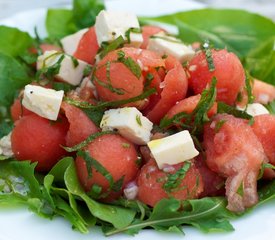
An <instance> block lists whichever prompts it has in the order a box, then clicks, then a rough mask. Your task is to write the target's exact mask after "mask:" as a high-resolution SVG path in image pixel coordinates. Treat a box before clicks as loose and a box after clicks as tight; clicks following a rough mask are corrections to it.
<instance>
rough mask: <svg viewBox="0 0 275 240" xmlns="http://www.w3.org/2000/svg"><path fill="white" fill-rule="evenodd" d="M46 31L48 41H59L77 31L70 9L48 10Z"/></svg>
mask: <svg viewBox="0 0 275 240" xmlns="http://www.w3.org/2000/svg"><path fill="white" fill-rule="evenodd" d="M46 29H47V32H48V35H49V38H50V39H60V38H62V37H65V36H66V35H69V34H72V33H74V32H76V31H77V28H76V26H75V23H74V21H73V12H72V10H70V9H49V10H48V12H47V17H46Z"/></svg>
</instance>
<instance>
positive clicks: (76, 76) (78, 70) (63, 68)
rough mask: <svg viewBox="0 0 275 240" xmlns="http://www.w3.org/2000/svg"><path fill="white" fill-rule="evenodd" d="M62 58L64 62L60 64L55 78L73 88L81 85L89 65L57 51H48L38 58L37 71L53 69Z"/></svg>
mask: <svg viewBox="0 0 275 240" xmlns="http://www.w3.org/2000/svg"><path fill="white" fill-rule="evenodd" d="M61 57H63V60H62V61H61V63H60V68H59V72H58V74H56V75H55V77H56V78H58V79H59V80H60V81H63V82H66V83H69V84H71V85H73V86H77V85H79V83H80V82H81V80H82V78H83V72H84V69H85V68H86V66H87V65H88V63H86V62H84V61H81V60H76V59H73V58H72V57H71V56H69V55H67V54H64V53H61V52H57V51H46V52H45V53H44V54H43V55H41V56H39V57H38V59H37V69H38V70H39V69H42V68H49V67H52V66H53V65H54V64H56V63H58V61H59V60H60V58H61ZM75 61H76V62H75ZM75 63H77V64H75Z"/></svg>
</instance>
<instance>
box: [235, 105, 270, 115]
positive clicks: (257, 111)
mask: <svg viewBox="0 0 275 240" xmlns="http://www.w3.org/2000/svg"><path fill="white" fill-rule="evenodd" d="M237 109H239V110H242V111H246V112H247V113H248V114H249V115H251V116H253V117H255V116H258V115H263V114H269V111H268V110H267V109H266V108H265V107H264V106H263V105H262V104H260V103H251V104H247V108H241V107H237Z"/></svg>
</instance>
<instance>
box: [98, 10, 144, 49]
mask: <svg viewBox="0 0 275 240" xmlns="http://www.w3.org/2000/svg"><path fill="white" fill-rule="evenodd" d="M131 28H134V29H136V28H138V29H139V28H140V26H139V22H138V19H137V17H136V15H134V14H131V13H125V12H111V11H105V10H102V11H101V12H100V13H99V14H98V15H97V17H96V22H95V32H96V36H97V42H98V45H99V46H101V44H102V43H103V42H111V41H113V40H115V39H116V38H118V37H119V36H122V37H123V38H124V39H125V40H127V37H126V33H127V31H128V30H129V29H131ZM130 40H131V43H130V44H129V45H131V46H138V47H139V46H140V45H141V43H142V42H143V37H142V34H141V33H133V32H130Z"/></svg>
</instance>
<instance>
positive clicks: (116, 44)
mask: <svg viewBox="0 0 275 240" xmlns="http://www.w3.org/2000/svg"><path fill="white" fill-rule="evenodd" d="M124 42H125V41H124V38H123V37H122V36H119V37H118V38H116V39H115V40H114V41H112V42H111V43H103V45H102V46H101V48H100V50H99V57H100V58H101V59H102V58H104V57H105V56H106V55H107V54H108V53H109V52H111V51H114V50H116V49H118V48H122V47H123V46H124Z"/></svg>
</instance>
